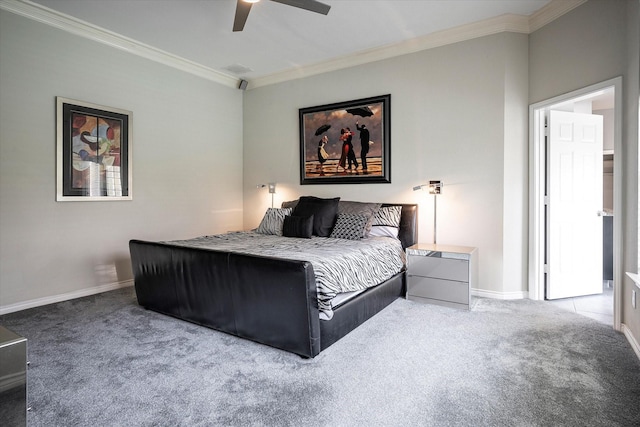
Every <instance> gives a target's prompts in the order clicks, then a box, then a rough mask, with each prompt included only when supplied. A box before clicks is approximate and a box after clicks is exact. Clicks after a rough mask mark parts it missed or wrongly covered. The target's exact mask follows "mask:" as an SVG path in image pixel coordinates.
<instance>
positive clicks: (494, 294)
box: [471, 289, 529, 299]
mask: <svg viewBox="0 0 640 427" xmlns="http://www.w3.org/2000/svg"><path fill="white" fill-rule="evenodd" d="M471 295H473V296H475V297H482V298H493V299H526V298H529V292H526V291H520V292H498V291H487V290H485V289H471Z"/></svg>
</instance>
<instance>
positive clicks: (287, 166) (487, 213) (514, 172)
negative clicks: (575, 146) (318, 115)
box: [244, 33, 528, 297]
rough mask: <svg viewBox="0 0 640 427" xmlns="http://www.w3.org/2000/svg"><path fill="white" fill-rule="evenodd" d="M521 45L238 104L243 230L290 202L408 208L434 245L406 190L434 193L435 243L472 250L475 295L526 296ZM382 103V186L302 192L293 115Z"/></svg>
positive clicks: (317, 80)
mask: <svg viewBox="0 0 640 427" xmlns="http://www.w3.org/2000/svg"><path fill="white" fill-rule="evenodd" d="M527 58H528V55H527V36H526V35H523V34H514V33H502V34H498V35H494V36H488V37H483V38H478V39H474V40H470V41H466V42H462V43H457V44H453V45H448V46H444V47H440V48H436V49H430V50H426V51H422V52H419V53H414V54H410V55H405V56H401V57H396V58H393V59H389V60H384V61H379V62H375V63H370V64H367V65H363V66H358V67H353V68H349V69H344V70H340V71H334V72H329V73H325V74H322V75H317V76H313V77H308V78H304V79H299V80H293V81H289V82H285V83H280V84H276V85H271V86H265V87H259V88H256V89H251V90H248V91H247V92H246V93H245V98H244V208H245V209H244V226H245V228H251V227H256V226H257V225H258V224H259V221H260V219H261V217H262V215H263V214H264V211H265V209H266V208H267V207H268V206H270V198H269V195H268V194H267V192H266V191H265V190H258V189H256V188H255V185H256V184H258V183H266V182H277V183H278V187H277V189H278V193H277V195H276V205H278V204H279V203H280V202H282V201H283V200H287V199H292V198H296V197H298V196H300V195H316V196H320V197H331V196H340V197H342V198H343V199H345V200H359V201H386V202H407V203H413V202H418V203H419V204H420V213H419V234H420V236H419V238H420V240H421V241H424V242H430V241H431V240H432V220H433V217H432V212H433V205H432V199H431V198H429V196H427V195H425V194H424V193H422V192H413V191H412V187H413V186H415V185H418V184H422V183H425V182H426V181H428V180H429V179H440V180H442V182H443V183H444V188H443V194H442V196H440V197H439V199H438V241H439V242H440V243H448V244H455V245H467V246H476V247H478V248H479V253H480V280H479V287H480V288H481V289H482V291H483V292H486V293H488V294H490V295H493V296H498V297H514V296H517V297H521V296H522V295H523V292H525V291H526V281H525V280H524V278H525V277H526V265H525V260H526V248H527V243H526V230H527V223H526V221H527V214H526V211H527V208H526V195H527V178H526V176H527V166H526V164H527V160H526V153H527V136H526V121H527ZM387 93H389V94H391V181H392V182H391V184H368V185H364V184H360V185H357V184H351V185H305V186H301V185H300V184H299V182H300V176H299V130H298V109H299V108H304V107H311V106H317V105H323V104H328V103H333V102H341V101H348V100H353V99H358V98H365V97H370V96H376V95H383V94H387Z"/></svg>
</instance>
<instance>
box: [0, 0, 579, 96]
mask: <svg viewBox="0 0 640 427" xmlns="http://www.w3.org/2000/svg"><path fill="white" fill-rule="evenodd" d="M586 1H587V0H551V1H550V2H549V3H547V4H546V5H545V6H544V7H543V8H541V9H540V10H538V11H537V12H536V13H534V14H532V15H529V16H524V15H515V14H505V15H500V16H497V17H495V18H490V19H485V20H482V21H478V22H473V23H470V24H466V25H461V26H458V27H455V28H450V29H446V30H442V31H437V32H435V33H431V34H428V35H426V36H422V37H417V38H414V39H411V40H406V41H404V42H401V43H397V44H392V45H387V46H381V47H377V48H373V49H368V50H364V51H361V52H359V53H356V54H351V55H345V56H342V57H338V58H334V59H331V60H328V61H323V62H318V63H315V64H311V65H305V66H301V67H298V68H293V69H289V70H284V71H281V72H277V73H273V74H269V75H267V76H263V77H257V78H255V79H252V80H250V81H249V84H248V87H247V89H254V88H257V87H261V86H267V85H272V84H276V83H282V82H285V81H289V80H295V79H300V78H304V77H310V76H315V75H318V74H323V73H327V72H331V71H337V70H341V69H344V68H349V67H355V66H358V65H364V64H368V63H371V62H376V61H381V60H384V59H389V58H393V57H396V56H401V55H406V54H410V53H415V52H419V51H422V50H427V49H433V48H436V47H441V46H446V45H449V44H453V43H458V42H462V41H466V40H472V39H475V38H478V37H484V36H489V35H492V34H498V33H502V32H515V33H523V34H530V33H532V32H534V31H536V30H538V29H540V28H542V27H543V26H545V25H547V24H548V23H550V22H552V21H554V20H555V19H557V18H559V17H560V16H562V15H564V14H565V13H567V12H569V11H571V10H573V9H575V8H576V7H578V6H580V5H581V4H583V3H585V2H586ZM0 9H4V10H7V11H9V12H12V13H15V14H17V15H21V16H24V17H26V18H29V19H32V20H35V21H38V22H41V23H43V24H47V25H50V26H52V27H55V28H58V29H61V30H64V31H67V32H69V33H72V34H75V35H77V36H80V37H85V38H88V39H91V40H94V41H97V42H99V43H102V44H105V45H108V46H111V47H114V48H116V49H120V50H124V51H126V52H129V53H131V54H134V55H138V56H141V57H143V58H146V59H149V60H152V61H155V62H158V63H161V64H164V65H167V66H169V67H173V68H176V69H178V70H181V71H184V72H187V73H191V74H193V75H196V76H198V77H202V78H204V79H207V80H211V81H214V82H216V83H220V84H222V85H225V86H228V87H233V88H236V87H237V85H238V81H239V80H238V78H237V77H235V76H230V75H227V74H224V73H221V72H219V71H217V70H214V69H212V68H209V67H205V66H203V65H200V64H198V63H196V62H193V61H190V60H188V59H185V58H181V57H179V56H176V55H173V54H171V53H168V52H165V51H162V50H160V49H156V48H154V47H152V46H148V45H146V44H144V43H140V42H138V41H136V40H133V39H130V38H128V37H124V36H122V35H119V34H117V33H114V32H111V31H109V30H106V29H104V28H100V27H97V26H95V25H91V24H88V23H86V22H83V21H81V20H78V19H76V18H73V17H72V16H69V15H66V14H63V13H60V12H57V11H55V10H52V9H49V8H48V7H45V6H42V5H40V4H38V3H33V2H31V1H29V0H0Z"/></svg>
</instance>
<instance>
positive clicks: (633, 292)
mask: <svg viewBox="0 0 640 427" xmlns="http://www.w3.org/2000/svg"><path fill="white" fill-rule="evenodd" d="M631 306H632V307H633V308H636V290H635V289H632V290H631Z"/></svg>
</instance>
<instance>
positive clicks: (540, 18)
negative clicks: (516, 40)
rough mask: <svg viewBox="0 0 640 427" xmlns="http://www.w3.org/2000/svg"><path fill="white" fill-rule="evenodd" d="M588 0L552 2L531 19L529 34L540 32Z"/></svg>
mask: <svg viewBox="0 0 640 427" xmlns="http://www.w3.org/2000/svg"><path fill="white" fill-rule="evenodd" d="M586 2H587V0H552V1H550V2H549V3H547V4H546V5H544V7H542V8H541V9H540V10H538V11H537V12H536V13H534V14H532V15H531V16H530V17H529V27H530V30H529V33H533V32H534V31H537V30H539V29H540V28H542V27H544V26H545V25H547V24H548V23H550V22H552V21H554V20H556V19H558V18H559V17H561V16H562V15H564V14H565V13H567V12H569V11H571V10H573V9H575V8H576V7H578V6H580V5H581V4H583V3H586Z"/></svg>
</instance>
